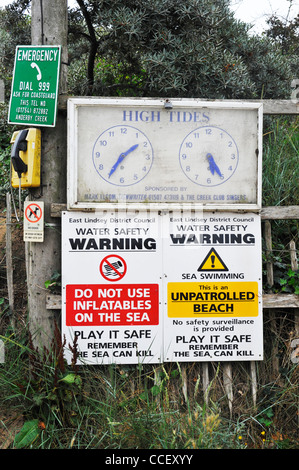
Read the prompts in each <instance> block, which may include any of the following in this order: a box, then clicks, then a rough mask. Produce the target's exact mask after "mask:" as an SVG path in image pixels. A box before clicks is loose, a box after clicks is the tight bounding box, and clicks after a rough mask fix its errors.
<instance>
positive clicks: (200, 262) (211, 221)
mask: <svg viewBox="0 0 299 470" xmlns="http://www.w3.org/2000/svg"><path fill="white" fill-rule="evenodd" d="M260 225H261V224H260V217H259V215H256V214H253V213H247V214H236V213H231V212H229V213H223V212H222V213H219V214H217V213H211V212H202V213H199V212H198V213H197V212H194V213H191V214H190V213H189V214H186V215H184V214H183V213H182V212H175V211H173V213H172V214H171V215H169V220H168V222H166V221H165V224H164V227H165V233H164V252H163V263H164V266H165V271H166V272H165V278H166V280H167V282H166V285H165V286H164V289H163V292H164V296H165V298H166V299H167V306H166V312H165V315H164V329H163V334H164V360H165V361H166V362H168V361H169V362H171V361H179V362H183V361H237V360H261V359H262V358H263V334H262V331H263V322H262V282H261V281H262V269H261V226H260ZM167 231H168V233H167Z"/></svg>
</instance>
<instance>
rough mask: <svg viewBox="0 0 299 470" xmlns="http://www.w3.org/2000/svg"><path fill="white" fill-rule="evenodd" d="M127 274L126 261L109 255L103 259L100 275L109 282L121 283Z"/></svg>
mask: <svg viewBox="0 0 299 470" xmlns="http://www.w3.org/2000/svg"><path fill="white" fill-rule="evenodd" d="M126 272H127V265H126V262H125V260H124V259H123V258H122V257H121V256H118V255H108V256H105V258H103V259H102V261H101V264H100V273H101V275H102V276H103V278H104V279H106V280H107V281H111V282H115V281H120V280H121V279H122V278H123V277H124V275H125V274H126Z"/></svg>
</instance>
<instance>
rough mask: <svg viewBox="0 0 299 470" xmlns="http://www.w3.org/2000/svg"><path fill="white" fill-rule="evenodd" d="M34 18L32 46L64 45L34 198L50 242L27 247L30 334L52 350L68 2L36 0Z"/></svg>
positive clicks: (63, 172) (63, 150)
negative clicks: (50, 304) (51, 289)
mask: <svg viewBox="0 0 299 470" xmlns="http://www.w3.org/2000/svg"><path fill="white" fill-rule="evenodd" d="M31 15H32V20H31V42H32V44H33V45H61V46H62V64H61V73H60V83H59V100H58V115H57V121H56V127H55V128H41V130H42V148H41V187H40V188H36V189H34V190H32V191H31V194H30V199H31V200H38V199H39V200H41V201H44V222H45V235H44V242H43V243H32V242H30V243H27V246H26V249H25V252H26V256H27V260H26V263H27V272H28V279H27V283H28V308H29V325H30V332H31V334H32V336H33V342H34V345H35V346H38V347H40V346H41V347H43V346H46V347H48V346H49V344H50V343H51V340H52V338H53V327H54V315H55V310H50V309H47V308H46V296H47V294H48V291H47V289H46V288H45V282H46V281H47V280H49V279H50V278H51V276H52V274H53V272H54V271H56V270H58V271H60V269H61V239H60V238H61V234H60V221H57V219H53V218H52V217H51V204H52V203H65V202H66V153H67V128H66V124H67V119H66V112H65V106H64V107H63V105H62V103H63V98H64V97H65V95H66V89H67V88H66V87H67V72H66V68H67V65H66V64H67V61H68V58H67V0H46V1H45V0H32V4H31ZM63 108H64V109H63Z"/></svg>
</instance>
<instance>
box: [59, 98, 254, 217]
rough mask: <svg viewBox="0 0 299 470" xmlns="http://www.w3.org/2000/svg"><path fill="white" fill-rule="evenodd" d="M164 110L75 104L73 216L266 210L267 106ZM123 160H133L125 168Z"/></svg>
mask: <svg viewBox="0 0 299 470" xmlns="http://www.w3.org/2000/svg"><path fill="white" fill-rule="evenodd" d="M165 104H166V101H165V100H162V99H132V98H123V99H121V98H101V99H97V98H71V99H69V100H68V190H67V203H68V209H70V210H75V209H78V210H80V209H86V208H87V209H88V208H92V209H95V208H96V209H99V208H105V207H107V208H109V207H110V208H111V205H117V206H118V207H122V205H123V206H125V205H127V204H129V205H131V206H132V207H133V206H135V207H140V204H142V205H143V206H144V208H145V207H156V208H162V207H164V208H167V207H169V206H172V207H174V208H175V206H178V205H186V204H192V205H193V206H194V207H200V206H202V207H204V208H205V209H206V210H208V209H209V208H211V209H213V208H215V207H217V208H221V209H223V210H230V209H231V208H233V210H235V209H244V210H258V209H260V208H261V171H262V118H263V110H262V104H261V103H254V102H248V101H247V102H236V101H226V100H222V101H202V100H197V99H188V100H184V99H173V100H171V107H170V108H165ZM121 154H125V155H126V156H125V158H124V159H123V160H122V162H121V163H119V160H118V159H119V157H120V155H121ZM209 154H211V155H212V156H213V160H208V155H209ZM117 162H118V163H117ZM114 165H116V167H117V168H116V169H115V171H113V172H112V171H111V170H112V169H113V167H114ZM218 170H219V171H218Z"/></svg>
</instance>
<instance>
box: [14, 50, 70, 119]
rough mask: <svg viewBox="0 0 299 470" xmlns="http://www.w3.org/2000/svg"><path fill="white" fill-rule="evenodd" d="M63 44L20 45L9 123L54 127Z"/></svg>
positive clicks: (16, 55)
mask: <svg viewBox="0 0 299 470" xmlns="http://www.w3.org/2000/svg"><path fill="white" fill-rule="evenodd" d="M60 55H61V47H60V46H17V48H16V54H15V65H14V75H13V81H12V88H11V96H10V103H9V115H8V122H9V123H10V124H24V125H26V126H42V127H54V126H55V123H56V111H57V99H58V85H59V71H60Z"/></svg>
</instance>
